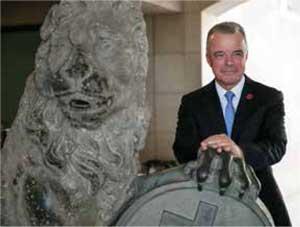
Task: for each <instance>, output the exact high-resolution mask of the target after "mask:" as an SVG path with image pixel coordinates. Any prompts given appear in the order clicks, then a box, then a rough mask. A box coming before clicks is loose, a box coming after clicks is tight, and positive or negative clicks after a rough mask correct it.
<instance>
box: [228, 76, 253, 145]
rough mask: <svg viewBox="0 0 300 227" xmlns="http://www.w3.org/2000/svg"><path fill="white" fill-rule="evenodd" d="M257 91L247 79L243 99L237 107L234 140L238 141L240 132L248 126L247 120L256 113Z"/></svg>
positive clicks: (233, 132)
mask: <svg viewBox="0 0 300 227" xmlns="http://www.w3.org/2000/svg"><path fill="white" fill-rule="evenodd" d="M257 98H258V97H256V94H255V89H254V86H253V83H252V81H251V80H250V79H249V78H248V77H246V80H245V85H244V88H243V90H242V94H241V98H240V101H239V104H238V107H237V111H236V114H235V118H234V124H233V129H232V139H233V140H234V141H238V139H239V135H240V132H241V131H242V130H243V128H244V127H245V125H246V122H247V120H248V119H249V117H250V116H251V114H252V113H253V112H255V110H256V108H257V106H258V102H257Z"/></svg>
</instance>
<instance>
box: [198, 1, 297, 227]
mask: <svg viewBox="0 0 300 227" xmlns="http://www.w3.org/2000/svg"><path fill="white" fill-rule="evenodd" d="M223 4H224V3H223ZM221 8H222V7H221ZM224 9H225V8H224ZM221 21H236V22H238V23H240V24H242V25H243V27H244V28H245V30H246V34H247V39H248V46H249V58H248V63H247V68H246V74H247V75H248V76H250V77H251V78H253V79H254V80H257V81H260V82H262V83H265V84H268V85H270V86H273V87H276V88H278V89H280V90H282V91H283V93H284V97H285V108H286V127H287V133H288V148H287V154H286V156H285V157H284V159H283V160H282V161H281V162H280V163H279V164H276V165H275V166H274V168H273V169H274V172H275V176H276V178H277V180H278V184H279V186H280V188H281V191H282V193H283V195H284V197H285V201H286V203H287V206H288V210H289V213H290V216H291V219H292V224H293V225H294V226H300V215H299V214H300V124H299V122H300V73H299V66H300V7H299V1H298V2H297V1H295V0H264V1H262V0H250V1H247V2H245V3H242V4H238V5H237V6H235V7H233V8H231V9H229V10H228V8H227V9H226V10H225V12H222V10H220V6H217V4H216V6H212V7H210V8H209V9H207V10H206V11H204V12H203V13H202V27H203V29H204V30H203V33H202V47H205V39H206V34H207V31H208V29H209V28H210V27H211V26H212V25H213V24H215V23H216V22H221ZM204 54H205V53H202V61H203V64H202V65H203V71H202V75H203V84H206V83H208V82H209V81H210V80H211V79H212V73H211V71H210V69H209V67H208V66H207V64H206V62H205V57H204Z"/></svg>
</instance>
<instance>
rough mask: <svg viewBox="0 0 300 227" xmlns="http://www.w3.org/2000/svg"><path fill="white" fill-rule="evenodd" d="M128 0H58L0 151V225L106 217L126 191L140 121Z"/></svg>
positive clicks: (141, 37)
mask: <svg viewBox="0 0 300 227" xmlns="http://www.w3.org/2000/svg"><path fill="white" fill-rule="evenodd" d="M147 51H148V46H147V39H146V31H145V23H144V20H143V15H142V11H141V3H140V2H137V1H125V0H120V1H73V0H70V1H62V2H60V3H59V4H57V5H54V6H53V7H52V8H51V10H50V11H49V13H48V15H47V17H46V19H45V22H44V24H43V26H42V27H41V44H40V46H39V48H38V51H37V54H36V64H35V70H34V72H33V73H32V74H31V75H30V76H29V78H28V80H27V83H26V87H25V91H24V95H23V97H22V99H21V102H20V106H19V110H18V114H17V117H16V119H15V121H14V123H13V126H12V129H11V131H10V133H9V135H8V137H7V140H6V143H5V145H4V149H3V151H2V156H1V162H2V163H1V164H2V165H1V174H2V178H1V181H2V182H1V183H2V184H1V189H2V190H1V193H2V195H1V207H2V211H1V225H69V226H73V225H80V226H87V225H88V226H91V225H108V224H110V222H111V221H112V220H113V219H114V217H115V216H117V215H118V214H119V210H120V208H121V207H122V206H123V205H124V204H125V203H126V202H127V201H128V200H129V199H130V198H131V197H132V195H133V194H134V192H135V191H134V190H135V189H134V188H133V187H132V182H133V181H134V179H135V177H136V175H137V171H138V161H137V158H136V154H137V151H139V150H141V149H142V148H143V146H144V141H145V135H146V131H147V127H148V124H149V112H148V110H147V107H146V106H145V81H146V71H147V64H148V62H147Z"/></svg>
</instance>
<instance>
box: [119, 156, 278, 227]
mask: <svg viewBox="0 0 300 227" xmlns="http://www.w3.org/2000/svg"><path fill="white" fill-rule="evenodd" d="M136 186H137V188H138V190H137V191H138V192H139V193H138V194H137V195H136V197H135V199H134V200H133V201H132V202H131V205H130V206H129V207H128V208H127V209H126V208H125V209H124V210H125V211H124V213H123V214H122V215H121V216H120V217H119V218H118V220H117V221H116V222H115V223H113V224H116V225H122V226H141V225H146V226H216V225H217V226H270V225H273V221H272V218H271V216H270V214H269V212H268V210H267V209H266V207H265V206H264V204H263V203H262V202H261V201H260V200H259V199H258V193H259V190H260V183H259V181H258V180H257V178H256V176H255V174H254V172H253V171H252V169H251V167H249V166H246V164H245V162H244V161H243V160H241V159H233V158H232V156H231V155H228V154H227V153H221V155H219V154H217V153H216V152H215V151H214V150H208V151H207V152H203V153H201V155H200V157H199V159H198V160H197V161H193V162H189V163H188V164H187V165H185V166H180V167H177V168H173V169H170V170H168V171H165V172H161V173H160V174H155V175H152V176H149V177H140V178H138V179H137V181H136ZM199 189H200V190H199Z"/></svg>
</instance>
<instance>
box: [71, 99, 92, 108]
mask: <svg viewBox="0 0 300 227" xmlns="http://www.w3.org/2000/svg"><path fill="white" fill-rule="evenodd" d="M70 106H71V107H72V108H76V109H80V110H84V109H88V108H90V107H91V105H90V103H88V102H86V101H84V100H80V99H72V100H71V102H70Z"/></svg>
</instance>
